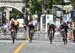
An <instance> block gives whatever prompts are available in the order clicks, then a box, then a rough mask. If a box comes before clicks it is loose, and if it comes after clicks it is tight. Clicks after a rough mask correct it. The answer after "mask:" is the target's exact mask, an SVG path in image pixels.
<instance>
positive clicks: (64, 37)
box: [63, 32, 67, 44]
mask: <svg viewBox="0 0 75 53" xmlns="http://www.w3.org/2000/svg"><path fill="white" fill-rule="evenodd" d="M63 41H64V44H67V33H66V32H64V34H63Z"/></svg>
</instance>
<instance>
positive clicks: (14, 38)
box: [11, 31, 16, 43]
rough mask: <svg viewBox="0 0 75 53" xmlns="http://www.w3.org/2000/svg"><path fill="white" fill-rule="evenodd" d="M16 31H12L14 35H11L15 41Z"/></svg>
mask: <svg viewBox="0 0 75 53" xmlns="http://www.w3.org/2000/svg"><path fill="white" fill-rule="evenodd" d="M15 33H16V32H15V31H13V32H12V35H11V36H12V42H13V43H15V35H16V34H15Z"/></svg>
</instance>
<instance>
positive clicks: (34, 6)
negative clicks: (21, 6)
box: [23, 0, 64, 14]
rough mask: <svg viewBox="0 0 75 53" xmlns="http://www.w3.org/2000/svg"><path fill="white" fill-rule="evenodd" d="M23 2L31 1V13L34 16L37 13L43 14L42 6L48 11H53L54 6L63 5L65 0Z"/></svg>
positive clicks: (25, 0)
mask: <svg viewBox="0 0 75 53" xmlns="http://www.w3.org/2000/svg"><path fill="white" fill-rule="evenodd" d="M23 1H24V2H25V3H26V2H29V1H31V2H30V3H31V6H30V12H31V14H34V13H35V11H37V12H42V5H44V6H45V8H46V9H51V8H52V5H62V4H63V1H64V0H23ZM43 2H44V3H43Z"/></svg>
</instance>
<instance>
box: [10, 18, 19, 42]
mask: <svg viewBox="0 0 75 53" xmlns="http://www.w3.org/2000/svg"><path fill="white" fill-rule="evenodd" d="M18 27H19V22H18V21H17V19H16V18H14V20H13V21H12V22H11V36H12V40H13V43H14V40H15V36H16V35H17V31H18ZM13 33H14V34H13Z"/></svg>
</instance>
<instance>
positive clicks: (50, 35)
mask: <svg viewBox="0 0 75 53" xmlns="http://www.w3.org/2000/svg"><path fill="white" fill-rule="evenodd" d="M52 38H53V37H52V31H50V34H49V40H50V44H52Z"/></svg>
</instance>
